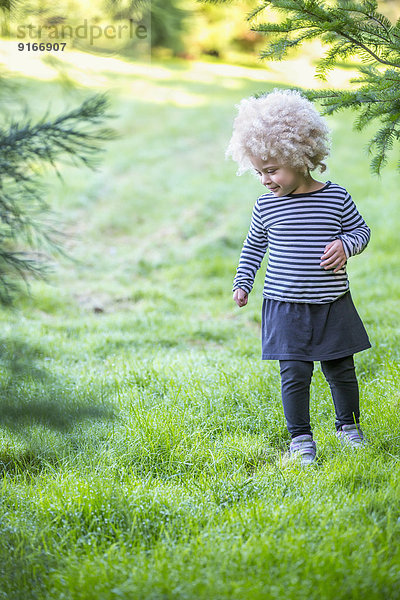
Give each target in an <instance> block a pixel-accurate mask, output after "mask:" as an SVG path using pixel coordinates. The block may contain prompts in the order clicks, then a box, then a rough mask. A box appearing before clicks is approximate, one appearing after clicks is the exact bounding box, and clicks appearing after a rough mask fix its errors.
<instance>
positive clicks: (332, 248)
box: [320, 239, 347, 273]
mask: <svg viewBox="0 0 400 600" xmlns="http://www.w3.org/2000/svg"><path fill="white" fill-rule="evenodd" d="M346 262H347V257H346V253H345V251H344V248H343V244H342V240H339V239H338V240H333V242H331V243H330V244H327V245H326V246H325V250H324V253H323V255H322V256H321V263H320V266H321V267H323V268H324V269H325V270H328V269H333V268H334V267H335V268H334V271H333V272H334V273H337V272H338V271H340V269H341V268H342V267H344V265H345V264H346Z"/></svg>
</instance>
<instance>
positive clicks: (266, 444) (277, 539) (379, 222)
mask: <svg viewBox="0 0 400 600" xmlns="http://www.w3.org/2000/svg"><path fill="white" fill-rule="evenodd" d="M108 60H110V59H108ZM113 61H114V62H113ZM93 64H96V65H99V67H98V69H97V70H95V69H94V68H93V69H92V70H90V67H87V72H86V73H87V76H88V80H90V83H91V87H92V89H99V90H105V89H110V94H111V102H112V112H113V113H114V114H115V115H116V118H115V119H114V121H113V126H114V127H115V128H116V129H117V131H118V132H119V138H118V139H117V140H116V141H114V142H112V143H110V144H109V145H108V147H107V151H106V153H105V155H104V157H103V162H102V165H101V168H100V169H99V170H98V171H96V172H88V171H84V170H78V169H74V168H72V167H70V168H69V167H68V168H64V169H63V170H62V172H63V177H64V183H60V181H58V180H57V178H56V176H55V175H54V174H52V173H49V174H47V175H46V181H47V185H48V193H49V198H50V199H51V203H52V206H53V207H54V208H55V210H56V211H57V213H58V218H59V220H60V222H62V223H63V229H64V230H65V231H66V232H67V233H68V240H67V243H66V246H67V248H68V251H69V254H70V257H71V259H73V260H65V259H62V260H60V261H59V262H58V264H57V266H56V268H55V272H54V274H53V276H52V279H51V284H50V285H45V284H43V283H38V282H37V283H33V284H32V296H31V297H28V298H24V299H20V300H19V301H18V303H17V305H16V307H15V308H14V309H13V310H5V309H2V311H1V312H0V319H1V331H2V333H1V339H0V348H1V351H0V362H1V371H0V377H1V379H0V389H1V394H0V415H1V420H0V440H1V443H0V469H1V474H2V479H1V484H0V485H1V506H0V528H1V531H0V533H1V535H0V548H1V555H0V599H3V598H4V599H12V600H18V599H24V600H27V599H29V600H36V599H43V600H44V599H46V600H50V599H54V600H60V599H66V600H78V599H79V600H83V599H84V600H89V599H93V600H95V599H96V600H97V599H100V600H111V599H121V598H122V599H126V600H131V599H138V600H139V599H140V600H141V599H146V600H147V599H149V600H167V599H171V600H172V599H174V600H175V599H176V600H178V599H179V600H181V599H182V600H183V599H190V600H201V599H204V600H220V599H221V600H222V599H224V600H258V599H260V600H261V599H262V600H265V599H266V600H269V599H271V600H272V599H277V600H278V599H279V600H280V599H282V598H288V599H303V598H307V599H315V600H317V599H318V600H320V599H322V600H330V599H332V600H341V599H345V598H346V599H348V598H360V599H361V598H362V599H368V600H373V599H376V600H378V599H379V600H382V599H383V598H384V599H385V600H392V599H398V598H400V591H399V590H400V571H399V564H400V508H399V497H400V470H399V460H400V449H399V448H400V401H399V387H400V373H399V366H398V365H399V355H400V350H399V347H400V345H399V341H400V340H399V333H400V331H399V322H400V307H399V303H398V298H399V291H400V284H399V281H400V280H399V258H398V252H397V245H398V231H399V226H400V223H399V211H398V207H397V203H398V186H399V174H398V173H397V172H396V168H395V164H391V165H389V166H388V168H387V169H386V170H385V171H384V174H383V176H382V178H381V179H377V178H372V177H371V176H370V175H369V170H368V169H369V168H368V157H367V156H366V154H365V151H364V149H363V148H364V146H365V144H366V142H367V139H368V132H367V133H366V134H363V135H360V134H356V133H353V132H352V131H351V124H352V118H353V115H351V114H348V113H346V114H340V115H338V116H337V117H336V118H330V125H331V127H332V130H333V151H332V158H331V159H330V163H329V164H330V168H329V172H328V174H327V176H326V178H329V179H331V180H332V181H337V182H338V183H340V184H342V185H344V186H346V187H347V188H348V189H349V191H350V192H351V193H352V195H353V198H354V199H355V201H356V203H357V205H358V207H359V210H360V212H361V213H362V215H363V216H364V218H365V219H366V221H367V222H368V223H369V225H370V226H371V228H372V239H371V242H370V245H369V246H368V248H367V250H366V251H365V252H364V253H363V254H362V255H360V256H358V257H355V258H353V259H351V261H350V265H349V272H350V280H351V289H352V294H353V298H354V300H355V303H356V305H357V307H358V309H359V312H360V314H361V316H362V317H363V320H364V322H365V324H366V327H367V329H368V332H369V334H370V338H371V341H372V343H373V348H372V349H371V350H368V351H366V352H363V353H360V354H359V355H356V366H357V372H358V376H359V382H360V388H361V406H362V415H363V427H364V430H365V433H366V435H367V436H368V438H369V439H370V441H371V443H370V445H369V446H368V447H367V448H366V449H365V450H363V451H362V452H359V453H352V452H350V451H343V450H342V449H341V448H340V447H339V444H338V442H337V440H336V438H335V435H334V416H333V406H332V401H331V399H330V394H329V391H328V386H327V384H326V382H325V380H324V378H323V376H322V373H321V371H320V369H319V366H318V368H317V369H316V372H315V375H314V379H313V383H312V423H313V429H314V436H315V439H316V441H317V445H318V456H319V458H318V463H317V464H316V465H315V467H314V466H313V467H311V468H309V469H307V470H304V469H299V468H297V467H295V466H293V465H289V464H287V461H286V460H285V453H286V450H287V446H288V441H289V437H288V434H287V432H286V428H285V424H284V419H283V412H282V408H281V404H280V390H279V373H278V366H277V364H276V363H275V362H270V361H264V362H263V361H261V359H260V354H261V349H260V312H261V311H260V309H261V302H262V298H261V290H262V284H263V274H262V273H261V272H260V273H259V275H258V277H257V282H256V285H255V288H254V291H253V292H252V294H251V296H250V300H249V305H248V306H247V307H246V308H244V309H240V310H239V309H238V308H237V307H236V305H235V304H234V303H233V301H232V295H231V285H232V279H233V276H234V273H235V269H236V263H237V259H238V256H239V252H240V249H241V245H242V242H243V239H244V236H245V234H246V232H247V227H248V224H249V218H250V213H251V208H252V205H253V202H254V200H255V198H256V197H257V195H259V194H260V193H262V188H261V186H260V184H259V183H258V181H257V180H256V179H255V178H253V177H252V176H251V175H247V176H243V177H241V178H238V177H236V176H235V170H236V168H235V165H234V164H233V163H231V162H228V161H225V159H224V151H225V147H226V145H227V142H228V140H229V137H230V132H231V127H232V120H233V117H234V114H235V109H234V105H235V104H236V103H237V102H238V101H239V100H240V99H241V98H242V97H244V96H248V95H250V94H251V93H254V92H259V91H262V90H267V89H272V88H273V87H275V85H278V84H277V83H276V82H275V81H274V80H273V79H272V78H271V74H270V73H269V74H268V73H266V75H265V77H263V76H262V75H260V73H262V71H260V70H256V69H254V70H250V69H242V70H241V69H232V68H225V70H224V68H223V67H222V66H218V65H213V64H210V65H197V66H196V65H190V64H185V63H171V64H157V63H153V64H151V65H146V67H145V68H143V69H140V65H133V64H132V65H130V64H129V63H127V62H123V61H117V60H116V59H111V62H101V61H100V59H99V62H96V63H93ZM113 65H114V66H113ZM71 69H72V68H71ZM54 74H55V72H53V75H54ZM17 80H18V81H19V83H20V84H21V87H20V91H19V94H20V97H21V98H26V99H27V100H28V101H29V104H30V106H31V107H32V110H33V111H34V112H35V113H36V114H37V115H42V114H43V113H44V112H45V110H46V109H47V107H48V106H49V104H50V107H51V110H52V111H54V112H56V111H58V110H60V109H61V108H62V107H63V106H65V105H67V106H72V105H74V104H75V103H77V102H78V101H79V99H80V98H82V97H84V96H86V95H87V94H88V93H89V91H90V90H89V89H87V88H85V87H84V86H83V85H82V84H80V85H79V86H78V87H77V88H73V87H69V86H68V81H70V80H78V75H77V71H74V70H73V69H72V70H71V71H70V72H69V74H68V76H66V75H65V73H64V75H63V77H61V79H60V80H59V81H57V80H52V79H51V77H48V78H46V77H43V79H42V80H39V79H35V78H28V77H26V78H25V77H24V76H23V74H22V73H19V75H18V76H17ZM50 98H51V101H50V100H49V99H50ZM323 177H325V174H324V175H323ZM264 268H265V265H264Z"/></svg>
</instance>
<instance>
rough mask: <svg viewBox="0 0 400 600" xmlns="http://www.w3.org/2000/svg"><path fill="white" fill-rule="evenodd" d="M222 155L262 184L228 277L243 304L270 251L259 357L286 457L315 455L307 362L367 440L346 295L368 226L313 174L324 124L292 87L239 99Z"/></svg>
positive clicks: (341, 423)
mask: <svg viewBox="0 0 400 600" xmlns="http://www.w3.org/2000/svg"><path fill="white" fill-rule="evenodd" d="M238 108H239V111H238V115H237V117H236V119H235V122H234V128H233V135H232V138H231V140H230V143H229V147H228V150H227V155H228V156H231V157H232V158H233V159H234V160H235V161H236V162H237V163H238V165H239V170H238V175H241V174H242V173H243V172H244V171H246V170H253V171H255V172H256V174H257V175H258V177H259V178H260V181H261V183H262V185H264V186H266V187H267V188H268V191H267V192H266V193H265V194H263V195H262V196H260V197H259V198H258V200H257V201H256V203H255V205H254V209H253V214H252V218H251V223H250V229H249V232H248V234H247V237H246V239H245V241H244V244H243V249H242V252H241V255H240V260H239V266H238V268H237V272H236V277H235V279H234V285H233V292H234V293H233V299H234V301H235V302H236V304H237V305H238V306H239V307H242V306H245V305H246V304H247V300H248V294H249V293H250V292H251V289H252V286H253V283H254V278H255V275H256V272H257V270H258V269H259V267H260V265H261V262H262V260H263V257H264V255H265V253H266V251H267V249H268V265H267V271H266V276H265V283H264V291H263V306H262V358H263V359H264V360H271V359H274V360H279V362H280V374H281V390H282V403H283V409H284V414H285V417H286V422H287V427H288V430H289V433H290V434H291V437H292V441H291V444H290V455H291V456H292V457H295V458H298V459H299V460H300V462H301V464H309V463H311V462H312V461H313V460H314V459H315V454H316V445H315V442H314V441H313V438H312V431H311V427H310V413H309V399H310V383H311V377H312V372H313V366H314V363H313V361H315V360H319V361H321V368H322V371H323V373H324V375H325V377H326V379H327V381H328V383H329V386H330V389H331V393H332V398H333V402H334V406H335V413H336V430H337V436H338V437H339V438H340V440H341V441H342V442H343V443H345V444H348V445H350V446H352V447H359V446H361V445H362V444H363V443H364V438H363V433H362V430H361V428H360V425H359V417H360V411H359V392H358V384H357V378H356V374H355V369H354V361H353V354H354V353H355V352H360V351H361V350H365V349H367V348H370V346H371V345H370V342H369V340H368V336H367V333H366V331H365V329H364V326H363V324H362V321H361V319H360V317H359V315H358V314H357V311H356V309H355V307H354V304H353V302H352V298H351V295H350V291H349V282H348V278H347V273H346V262H347V260H348V259H349V258H350V257H351V256H354V255H355V254H359V253H360V252H362V251H363V250H364V248H365V247H366V245H367V244H368V241H369V238H370V230H369V228H368V226H367V225H366V223H365V221H364V220H363V218H362V217H361V215H360V214H359V212H358V211H357V208H356V206H355V204H354V202H353V201H352V199H351V196H350V195H349V193H348V192H347V191H346V190H345V189H344V188H343V187H341V186H340V185H337V184H335V183H332V182H331V181H327V182H326V183H323V182H321V181H317V180H316V179H314V178H313V177H312V176H311V174H310V171H313V170H315V169H316V168H317V167H319V168H320V170H321V171H324V170H325V164H324V159H325V158H326V157H327V156H328V154H329V141H328V134H329V130H328V128H327V125H326V124H325V122H324V120H323V119H322V117H321V116H320V115H319V113H318V112H317V111H316V110H315V108H314V106H313V105H312V104H311V102H309V101H308V100H307V99H306V98H304V97H302V96H301V94H300V93H299V92H297V91H292V90H283V91H282V90H281V91H279V90H274V91H273V92H272V93H269V94H266V95H263V96H261V97H259V98H253V97H251V98H249V99H245V100H242V102H241V103H240V104H239V107H238Z"/></svg>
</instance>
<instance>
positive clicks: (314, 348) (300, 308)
mask: <svg viewBox="0 0 400 600" xmlns="http://www.w3.org/2000/svg"><path fill="white" fill-rule="evenodd" d="M370 347H371V344H370V341H369V339H368V335H367V332H366V331H365V328H364V325H363V323H362V321H361V319H360V317H359V315H358V313H357V310H356V308H355V306H354V304H353V300H352V298H351V294H350V292H346V293H345V294H344V295H343V296H341V297H340V298H338V299H337V300H335V301H334V302H328V303H326V304H309V303H306V302H282V301H281V300H272V299H270V298H264V302H263V306H262V359H263V360H309V361H311V360H312V361H314V360H333V359H335V358H342V357H344V356H349V355H350V354H355V353H356V352H360V351H361V350H366V349H367V348H370Z"/></svg>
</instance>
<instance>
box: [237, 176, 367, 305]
mask: <svg viewBox="0 0 400 600" xmlns="http://www.w3.org/2000/svg"><path fill="white" fill-rule="evenodd" d="M338 238H339V239H341V240H342V243H343V247H344V251H345V253H346V256H347V258H349V257H350V256H354V255H355V254H359V253H360V252H362V251H363V250H364V248H365V247H366V245H367V244H368V242H369V238H370V229H369V227H368V226H367V225H366V223H365V221H364V219H363V218H362V216H361V215H360V213H359V212H358V210H357V208H356V206H355V204H354V202H353V200H352V199H351V196H350V194H349V193H348V192H347V191H346V190H345V189H344V188H343V187H341V186H339V185H337V184H334V183H332V182H330V181H328V182H327V183H326V185H325V186H324V187H323V188H322V189H320V190H317V191H315V192H309V193H308V194H289V195H287V196H282V197H276V196H274V194H272V193H271V192H268V193H267V194H264V195H263V196H260V198H258V200H257V201H256V203H255V205H254V209H253V214H252V219H251V223H250V229H249V232H248V234H247V237H246V239H245V241H244V244H243V248H242V252H241V255H240V260H239V266H238V268H237V272H236V277H235V279H234V284H233V290H236V289H237V288H242V289H243V290H245V291H246V292H247V293H250V291H251V289H252V287H253V283H254V278H255V275H256V273H257V270H258V269H259V268H260V265H261V262H262V260H263V258H264V255H265V253H266V252H267V249H268V265H267V271H266V275H265V282H264V291H263V296H264V297H265V298H273V299H275V300H284V301H287V302H309V303H326V302H333V301H334V300H336V299H337V298H339V297H340V296H342V295H343V294H344V293H346V292H347V290H348V289H349V282H348V278H347V273H346V265H345V266H344V267H343V268H341V269H340V270H339V271H338V272H337V273H334V272H333V269H329V270H325V269H324V268H323V267H321V266H320V263H321V256H322V254H323V253H324V249H325V246H326V245H327V244H328V243H329V242H332V241H333V240H335V239H338Z"/></svg>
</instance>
